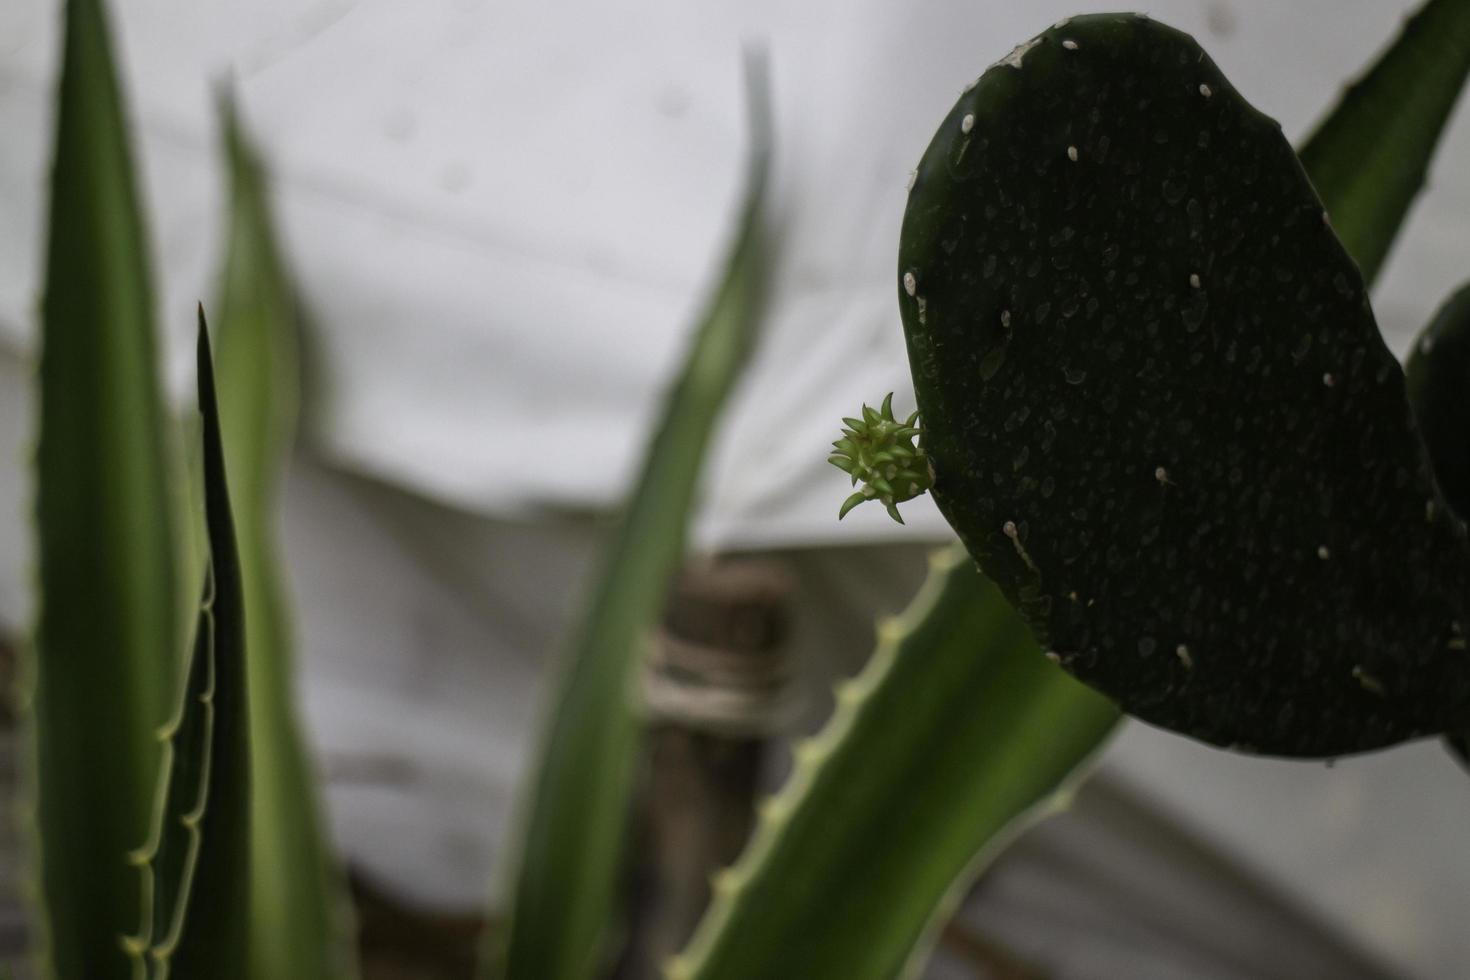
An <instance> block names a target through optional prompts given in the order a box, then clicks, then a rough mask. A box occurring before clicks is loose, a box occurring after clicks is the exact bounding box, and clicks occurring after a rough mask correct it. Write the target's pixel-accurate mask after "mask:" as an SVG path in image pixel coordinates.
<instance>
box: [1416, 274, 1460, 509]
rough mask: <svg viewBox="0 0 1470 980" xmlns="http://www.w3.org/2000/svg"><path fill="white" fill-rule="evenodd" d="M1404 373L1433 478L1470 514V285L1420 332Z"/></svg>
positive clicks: (1454, 503)
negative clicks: (1469, 395) (1468, 389)
mask: <svg viewBox="0 0 1470 980" xmlns="http://www.w3.org/2000/svg"><path fill="white" fill-rule="evenodd" d="M1404 374H1405V376H1406V378H1407V381H1408V387H1409V404H1410V405H1412V406H1413V408H1414V419H1415V421H1416V422H1417V423H1418V424H1419V432H1420V434H1421V435H1422V437H1423V439H1424V445H1425V448H1427V449H1428V450H1429V461H1430V464H1431V465H1432V466H1433V467H1434V478H1435V480H1436V481H1437V482H1438V483H1439V488H1440V490H1441V491H1442V492H1443V493H1444V497H1445V500H1446V501H1447V502H1448V503H1449V505H1450V507H1451V509H1453V510H1454V511H1455V513H1457V514H1459V515H1460V517H1461V518H1464V517H1466V516H1470V400H1467V399H1466V397H1465V389H1466V386H1467V385H1470V284H1467V285H1464V286H1461V287H1460V289H1459V290H1458V291H1457V292H1456V293H1455V294H1454V295H1453V296H1451V297H1450V298H1449V300H1447V301H1446V302H1445V304H1444V305H1443V306H1441V307H1440V308H1439V311H1438V312H1436V313H1435V314H1434V318H1433V319H1432V320H1430V321H1429V326H1427V327H1425V328H1424V331H1423V332H1422V333H1421V334H1419V337H1418V339H1417V340H1416V341H1415V343H1414V349H1413V350H1412V351H1410V352H1409V360H1408V363H1407V364H1406V365H1405V366H1404Z"/></svg>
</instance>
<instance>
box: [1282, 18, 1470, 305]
mask: <svg viewBox="0 0 1470 980" xmlns="http://www.w3.org/2000/svg"><path fill="white" fill-rule="evenodd" d="M1467 74H1470V3H1465V2H1464V0H1429V2H1428V3H1426V4H1424V6H1423V7H1421V8H1420V9H1419V11H1418V12H1417V13H1415V14H1414V16H1412V17H1411V18H1409V20H1408V21H1407V22H1406V23H1405V24H1404V29H1403V32H1402V33H1400V35H1399V36H1398V38H1397V39H1396V40H1395V41H1394V42H1393V44H1392V45H1390V46H1389V48H1388V49H1387V50H1385V51H1384V52H1383V54H1382V55H1380V56H1379V58H1378V59H1377V60H1376V61H1375V62H1374V63H1373V65H1372V67H1370V68H1369V69H1368V71H1367V73H1366V74H1364V75H1363V76H1362V77H1361V78H1360V79H1359V80H1358V81H1356V82H1355V83H1353V84H1352V85H1350V86H1349V87H1348V89H1347V90H1346V91H1345V92H1344V93H1343V96H1342V99H1341V101H1340V102H1339V103H1338V104H1337V106H1336V107H1334V108H1333V110H1332V111H1331V112H1330V113H1329V114H1328V115H1327V117H1326V118H1325V119H1323V120H1322V122H1321V123H1320V124H1319V125H1318V127H1317V129H1316V131H1315V132H1313V133H1312V135H1311V137H1310V138H1309V139H1308V140H1307V142H1306V144H1305V145H1304V146H1303V147H1302V149H1301V150H1300V152H1299V155H1300V156H1301V159H1302V164H1303V165H1304V166H1305V167H1306V169H1307V175H1308V176H1310V177H1311V178H1312V183H1313V184H1314V185H1315V186H1316V188H1317V193H1318V194H1319V195H1320V196H1321V198H1322V203H1323V204H1324V205H1326V207H1327V212H1328V214H1329V215H1331V218H1332V227H1333V230H1335V231H1336V232H1337V237H1338V238H1340V239H1342V243H1343V245H1345V246H1347V250H1348V253H1349V254H1350V255H1352V256H1353V258H1355V259H1357V262H1358V267H1359V268H1360V269H1361V270H1362V272H1363V281H1364V282H1366V283H1368V284H1369V285H1370V286H1371V285H1372V284H1373V281H1374V280H1375V279H1376V278H1377V277H1378V273H1379V271H1380V270H1381V269H1382V267H1383V262H1384V259H1385V258H1387V256H1388V251H1389V248H1390V247H1391V246H1392V245H1393V240H1394V238H1395V236H1396V235H1397V234H1398V230H1399V228H1400V227H1401V226H1402V224H1403V220H1404V216H1405V214H1406V213H1407V212H1408V210H1409V206H1410V205H1411V204H1412V203H1413V201H1414V198H1415V196H1417V195H1418V193H1419V191H1420V189H1422V188H1423V186H1424V179H1425V175H1426V174H1427V173H1428V171H1429V161H1430V159H1431V158H1432V157H1433V156H1434V149H1435V147H1436V145H1438V143H1439V137H1440V133H1441V132H1442V131H1443V130H1444V126H1445V124H1446V123H1447V122H1448V121H1449V117H1450V111H1451V110H1452V109H1454V107H1455V100H1456V99H1457V98H1459V95H1460V90H1461V89H1462V88H1463V87H1464V85H1465V78H1466V75H1467Z"/></svg>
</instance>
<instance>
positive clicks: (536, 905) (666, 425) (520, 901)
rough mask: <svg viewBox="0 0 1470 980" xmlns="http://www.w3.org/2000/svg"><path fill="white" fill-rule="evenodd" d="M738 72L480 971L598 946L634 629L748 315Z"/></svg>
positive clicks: (677, 520)
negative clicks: (728, 240)
mask: <svg viewBox="0 0 1470 980" xmlns="http://www.w3.org/2000/svg"><path fill="white" fill-rule="evenodd" d="M749 81H750V103H751V121H752V126H751V135H752V151H751V154H750V163H749V170H748V172H747V183H746V196H745V202H744V205H743V208H742V211H741V216H740V224H739V231H738V234H737V235H736V238H735V240H734V244H733V248H732V251H731V253H730V257H729V260H728V263H727V265H726V267H725V273H724V280H723V282H722V283H721V284H720V287H719V289H718V291H717V292H716V293H715V295H714V298H713V300H712V302H711V304H710V306H709V308H708V312H707V313H706V315H705V318H704V321H703V323H702V325H701V326H700V327H699V330H698V332H697V333H696V335H695V338H694V345H693V347H692V348H691V350H690V352H689V355H688V358H687V360H686V363H685V366H684V370H683V372H682V374H681V376H680V378H679V381H678V383H677V385H676V386H675V387H674V389H673V391H672V392H671V393H670V395H669V396H668V400H667V402H666V404H665V408H664V412H663V416H662V421H661V422H660V424H659V428H658V431H657V433H656V434H655V436H654V439H653V442H652V443H651V445H650V446H649V449H648V454H647V456H646V457H645V460H644V464H643V472H642V475H641V476H640V477H639V480H638V484H637V489H636V490H635V492H634V494H633V496H632V498H631V501H630V503H629V506H628V510H627V512H626V514H625V515H624V516H623V518H622V521H621V524H620V526H619V527H618V529H617V531H616V532H615V534H614V537H613V539H612V541H611V543H610V546H609V548H608V550H607V552H606V554H605V557H604V564H603V567H602V571H601V574H600V575H599V576H598V578H597V579H596V584H595V585H594V587H593V591H592V594H591V597H590V602H589V604H588V606H587V609H586V612H585V613H584V614H583V616H582V619H581V622H580V624H579V625H578V626H577V628H576V632H575V635H574V637H573V640H572V643H571V646H570V649H569V650H568V651H567V653H568V656H567V659H566V661H565V663H564V665H563V674H562V675H561V677H560V679H559V681H558V683H557V687H556V689H555V692H554V704H553V708H552V713H551V715H550V725H549V728H548V730H547V732H546V735H545V738H544V741H543V743H542V748H541V756H540V760H539V763H538V764H537V765H536V766H535V768H534V769H533V773H534V776H533V778H534V783H533V784H532V786H531V787H530V789H529V804H530V805H529V807H527V808H526V810H525V812H524V814H523V816H524V820H523V823H522V825H521V833H522V835H523V836H522V838H521V841H520V853H519V855H518V863H517V865H516V868H515V877H514V879H513V885H512V903H513V904H512V907H511V911H510V921H509V926H508V934H507V936H506V938H505V939H504V940H503V942H504V944H505V945H504V948H503V949H501V950H494V951H491V952H490V955H489V960H490V969H491V970H492V971H493V972H495V973H497V974H498V975H500V976H504V977H508V978H510V980H581V978H586V977H590V976H593V975H595V974H597V973H598V971H599V968H600V967H601V966H602V964H603V962H604V957H605V955H606V954H607V953H608V950H607V948H606V943H605V942H604V939H605V937H606V936H607V934H608V931H609V928H610V927H611V926H613V925H614V924H615V922H614V920H615V913H616V904H617V903H616V891H617V885H618V875H619V869H620V866H621V861H622V855H623V843H624V834H625V830H626V826H627V819H626V818H627V815H628V808H629V802H630V797H631V791H632V779H633V772H634V762H635V759H636V755H637V750H638V744H639V740H638V730H639V719H638V714H637V705H636V704H635V703H634V699H633V696H632V694H631V691H632V690H633V684H634V680H635V676H636V671H637V669H638V666H639V663H640V660H641V657H640V654H641V651H642V649H643V643H644V639H645V635H646V632H647V630H648V629H649V627H650V625H651V624H652V623H653V622H654V620H655V618H656V616H657V614H658V610H659V606H660V603H661V602H662V600H663V597H664V594H665V588H666V585H667V581H668V578H669V576H670V575H671V574H672V573H673V572H674V571H675V569H676V568H677V566H678V564H679V562H680V560H681V558H682V556H683V553H684V532H685V524H686V521H687V518H688V514H689V510H690V506H691V504H692V502H693V499H694V491H695V486H696V482H697V478H698V476H699V471H700V464H701V461H702V459H703V456H704V449H705V445H706V443H707V442H708V440H709V436H710V432H711V430H712V429H713V427H714V423H715V420H716V418H717V417H718V415H719V410H720V407H721V405H722V404H723V403H724V400H725V396H726V394H727V393H728V392H729V390H730V388H731V386H732V385H733V384H734V382H735V379H736V377H737V376H738V374H739V371H740V368H741V366H742V364H743V363H744V361H745V356H746V353H747V351H748V350H749V348H750V347H751V344H752V341H753V339H754V336H755V327H756V323H757V319H758V312H759V305H760V298H761V279H762V258H763V250H762V236H761V220H760V214H761V202H762V199H763V196H764V189H765V183H766V171H767V157H768V151H767V146H768V142H769V121H768V119H769V110H768V107H767V104H766V100H767V96H766V92H765V79H764V75H763V74H762V71H761V70H760V66H755V65H753V66H752V67H751V69H750V72H749Z"/></svg>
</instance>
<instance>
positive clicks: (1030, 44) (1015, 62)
mask: <svg viewBox="0 0 1470 980" xmlns="http://www.w3.org/2000/svg"><path fill="white" fill-rule="evenodd" d="M1040 43H1041V38H1039V37H1033V38H1032V39H1031V40H1029V41H1025V42H1023V43H1021V44H1018V45H1016V46H1015V47H1014V48H1012V49H1011V53H1010V54H1008V55H1006V56H1005V57H1004V58H1002V59H1000V60H999V61H997V62H996V64H997V65H1010V66H1011V67H1012V68H1020V67H1021V62H1022V61H1023V60H1025V58H1026V54H1027V53H1028V52H1029V51H1030V50H1031V49H1032V48H1034V47H1036V46H1037V45H1038V44H1040Z"/></svg>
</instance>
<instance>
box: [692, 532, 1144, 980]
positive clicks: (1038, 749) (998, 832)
mask: <svg viewBox="0 0 1470 980" xmlns="http://www.w3.org/2000/svg"><path fill="white" fill-rule="evenodd" d="M878 639H879V644H878V648H877V650H876V651H875V652H874V654H873V656H872V658H871V659H870V660H869V661H868V664H867V666H866V667H864V669H863V671H862V672H861V673H860V674H859V675H858V676H857V677H855V678H853V679H852V680H849V681H845V682H842V683H840V684H839V685H838V688H837V709H836V711H835V713H834V714H833V716H832V718H831V720H830V721H829V722H828V723H827V727H826V728H825V729H824V730H823V731H822V732H821V734H819V735H817V736H816V738H814V739H812V740H811V741H810V742H807V743H805V744H802V745H799V746H797V749H796V766H795V769H794V770H793V772H792V774H791V776H790V777H789V778H788V780H787V783H786V785H785V787H784V788H782V790H781V792H780V793H779V794H777V795H776V796H775V797H772V798H771V799H769V800H766V801H765V802H764V803H763V804H762V806H761V807H760V824H759V826H758V828H757V830H756V832H755V835H754V836H753V838H752V840H751V842H750V843H749V844H748V845H747V847H746V851H745V854H744V855H743V856H742V857H741V858H740V860H739V861H738V862H737V863H736V864H735V865H734V867H732V868H730V869H728V870H726V871H722V872H720V873H718V874H717V875H716V876H715V878H714V892H715V897H714V902H713V904H712V906H711V908H710V910H709V912H708V913H707V914H706V916H705V918H704V920H703V921H702V922H701V923H700V926H699V929H698V931H697V932H696V933H695V936H694V939H693V940H692V941H691V943H690V944H689V947H688V949H687V950H686V951H685V952H684V953H683V954H681V955H680V956H679V957H678V958H676V959H675V960H674V961H673V962H672V963H671V964H670V965H669V967H668V969H667V976H668V978H669V980H726V978H728V980H736V978H741V980H743V978H747V977H801V978H803V980H888V978H891V977H896V976H899V975H900V974H902V973H903V972H904V970H905V967H906V965H907V966H908V967H909V968H910V969H912V968H914V967H916V966H917V965H918V963H919V962H920V959H921V958H920V957H918V956H916V955H915V954H914V950H915V949H916V948H920V949H921V948H923V947H924V946H926V945H927V944H926V943H925V942H924V939H925V937H926V936H927V935H928V934H930V933H931V932H932V930H933V928H934V927H935V926H937V925H940V924H942V923H943V921H944V919H946V918H947V917H948V915H949V913H950V912H951V911H952V909H953V906H954V903H955V902H956V901H957V900H958V899H959V898H960V897H961V896H962V895H963V893H964V890H965V888H966V887H967V886H968V885H969V884H970V882H971V881H973V879H974V877H975V876H976V875H977V874H978V873H979V872H980V870H981V868H982V867H983V866H984V865H985V863H986V862H987V861H988V860H989V858H990V857H992V856H993V855H995V854H996V853H998V851H999V850H1000V849H1001V847H1002V846H1003V845H1004V844H1005V842H1007V841H1008V840H1010V839H1011V837H1013V836H1014V835H1015V834H1016V833H1017V832H1019V830H1021V829H1022V828H1024V827H1025V826H1027V825H1029V824H1030V823H1031V822H1032V821H1033V820H1035V819H1037V818H1038V817H1040V816H1043V815H1045V814H1046V813H1049V812H1051V811H1052V810H1053V809H1055V807H1056V805H1057V803H1058V801H1059V800H1060V799H1061V794H1062V793H1063V791H1064V789H1065V787H1067V786H1068V785H1069V784H1070V783H1071V782H1072V781H1073V780H1075V779H1076V778H1077V774H1078V773H1079V771H1080V769H1081V767H1083V766H1084V765H1085V763H1086V762H1087V761H1088V760H1089V759H1091V758H1093V757H1094V756H1095V755H1096V753H1097V752H1098V751H1099V747H1100V746H1101V745H1102V744H1103V743H1104V742H1105V740H1106V739H1107V737H1108V735H1109V733H1110V732H1111V731H1112V730H1113V727H1114V725H1115V724H1116V722H1117V720H1118V711H1117V709H1116V708H1114V707H1113V706H1112V704H1110V703H1109V702H1108V701H1107V700H1105V699H1104V698H1102V697H1101V696H1099V695H1097V694H1094V693H1093V692H1091V691H1090V690H1088V689H1087V688H1086V687H1083V686H1082V685H1081V684H1079V683H1078V682H1076V681H1074V680H1072V679H1071V678H1069V677H1068V676H1067V675H1066V674H1065V673H1063V672H1062V671H1061V670H1059V669H1058V668H1057V667H1055V666H1054V665H1052V664H1050V663H1048V662H1047V661H1046V660H1045V659H1044V658H1043V657H1042V656H1041V651H1040V650H1038V649H1037V647H1036V643H1035V641H1034V640H1032V639H1031V635H1030V633H1029V631H1028V630H1027V627H1026V624H1025V623H1024V622H1023V621H1022V620H1021V618H1020V616H1018V615H1017V614H1016V613H1015V612H1014V611H1012V609H1011V608H1010V606H1009V605H1008V604H1007V603H1006V601H1005V599H1004V598H1003V597H1002V596H1001V594H1000V591H999V590H998V589H997V588H996V587H995V586H994V585H992V584H991V583H989V582H987V581H986V580H985V578H984V577H983V576H981V575H980V573H979V572H978V571H977V570H976V568H975V566H974V563H973V562H971V561H970V559H969V557H968V556H967V555H966V554H965V552H964V549H963V548H960V547H958V546H955V547H952V548H950V549H948V550H947V551H944V552H940V553H937V554H936V555H935V559H934V562H933V569H932V571H931V574H930V578H929V581H928V582H927V583H926V584H925V586H924V588H923V589H922V590H921V591H920V593H919V595H918V596H917V597H916V598H915V599H914V601H913V603H912V604H911V605H910V607H909V609H908V610H907V611H906V612H905V613H904V614H903V615H902V616H900V617H898V618H897V619H895V620H892V621H890V622H887V623H884V624H883V625H881V626H880V627H879V631H878Z"/></svg>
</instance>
